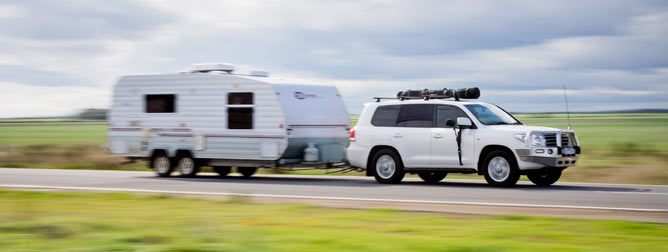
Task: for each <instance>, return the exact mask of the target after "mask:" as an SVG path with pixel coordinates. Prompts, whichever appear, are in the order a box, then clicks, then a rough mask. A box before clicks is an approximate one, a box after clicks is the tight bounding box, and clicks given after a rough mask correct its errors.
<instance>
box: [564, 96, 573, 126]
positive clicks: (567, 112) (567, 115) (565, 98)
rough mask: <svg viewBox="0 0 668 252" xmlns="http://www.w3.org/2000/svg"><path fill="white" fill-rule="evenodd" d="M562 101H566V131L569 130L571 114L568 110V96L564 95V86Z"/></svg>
mask: <svg viewBox="0 0 668 252" xmlns="http://www.w3.org/2000/svg"><path fill="white" fill-rule="evenodd" d="M564 100H566V118H568V129H569V130H570V129H571V112H570V111H569V110H568V96H567V95H566V85H564Z"/></svg>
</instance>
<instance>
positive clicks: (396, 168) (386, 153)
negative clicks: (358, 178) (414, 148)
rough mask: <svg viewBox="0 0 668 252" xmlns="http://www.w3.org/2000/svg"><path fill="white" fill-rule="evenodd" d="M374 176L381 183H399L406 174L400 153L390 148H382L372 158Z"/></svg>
mask: <svg viewBox="0 0 668 252" xmlns="http://www.w3.org/2000/svg"><path fill="white" fill-rule="evenodd" d="M372 160H373V161H372V163H371V164H372V166H371V167H372V169H374V170H373V171H374V172H373V177H374V178H376V181H378V183H381V184H398V183H399V182H401V180H402V179H403V178H404V176H405V175H406V172H405V171H404V165H403V163H402V162H401V159H399V155H398V154H397V153H395V152H394V151H392V150H390V149H382V150H380V151H378V152H376V154H375V155H374V156H373V159H372Z"/></svg>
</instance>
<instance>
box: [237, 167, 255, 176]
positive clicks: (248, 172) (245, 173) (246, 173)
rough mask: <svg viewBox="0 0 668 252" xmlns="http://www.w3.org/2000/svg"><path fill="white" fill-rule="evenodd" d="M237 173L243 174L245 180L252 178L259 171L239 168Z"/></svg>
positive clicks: (250, 168) (253, 168)
mask: <svg viewBox="0 0 668 252" xmlns="http://www.w3.org/2000/svg"><path fill="white" fill-rule="evenodd" d="M237 171H239V173H241V175H242V176H244V178H250V176H253V174H255V171H257V168H256V167H237Z"/></svg>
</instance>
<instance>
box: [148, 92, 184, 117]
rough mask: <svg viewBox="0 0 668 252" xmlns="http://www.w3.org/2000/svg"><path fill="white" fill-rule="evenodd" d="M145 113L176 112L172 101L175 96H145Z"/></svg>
mask: <svg viewBox="0 0 668 252" xmlns="http://www.w3.org/2000/svg"><path fill="white" fill-rule="evenodd" d="M145 99H146V110H145V111H146V113H174V112H175V111H176V110H175V109H176V108H175V106H174V100H176V95H173V94H161V95H146V96H145Z"/></svg>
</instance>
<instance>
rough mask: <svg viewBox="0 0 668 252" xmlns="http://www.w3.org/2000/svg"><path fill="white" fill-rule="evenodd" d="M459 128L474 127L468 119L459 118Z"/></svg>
mask: <svg viewBox="0 0 668 252" xmlns="http://www.w3.org/2000/svg"><path fill="white" fill-rule="evenodd" d="M457 126H459V127H460V128H471V126H473V123H472V122H471V119H468V118H466V117H457Z"/></svg>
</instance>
